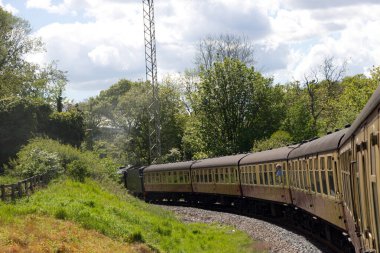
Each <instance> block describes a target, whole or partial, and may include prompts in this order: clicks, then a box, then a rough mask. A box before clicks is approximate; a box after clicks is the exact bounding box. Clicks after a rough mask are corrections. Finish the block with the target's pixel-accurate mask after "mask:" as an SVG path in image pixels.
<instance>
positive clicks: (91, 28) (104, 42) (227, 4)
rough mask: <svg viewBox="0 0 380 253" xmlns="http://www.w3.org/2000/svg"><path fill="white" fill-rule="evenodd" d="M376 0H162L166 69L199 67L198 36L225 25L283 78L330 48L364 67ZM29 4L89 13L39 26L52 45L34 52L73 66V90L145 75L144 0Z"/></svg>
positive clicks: (370, 55)
mask: <svg viewBox="0 0 380 253" xmlns="http://www.w3.org/2000/svg"><path fill="white" fill-rule="evenodd" d="M2 1H3V2H4V0H0V4H2ZM377 2H378V0H363V1H361V0H347V1H346V0H337V1H319V0H318V1H317V0H311V1H301V0H284V1H282V0H281V1H280V0H267V1H251V0H202V1H188V0H165V1H156V2H155V21H156V39H157V61H158V67H159V69H158V71H159V76H164V75H165V73H168V72H169V73H175V72H180V71H183V70H184V69H185V68H190V67H193V62H194V54H195V52H196V48H195V44H196V43H197V42H198V41H199V40H200V39H201V38H203V37H204V36H206V35H208V34H213V35H218V34H220V33H233V34H237V35H241V34H245V35H246V36H248V38H249V39H251V40H252V41H253V42H254V43H255V44H256V60H257V61H258V63H257V68H258V69H259V70H261V71H263V72H265V73H266V74H268V75H273V76H274V77H275V79H276V81H280V82H285V81H291V80H293V79H302V78H303V76H304V74H306V73H307V72H309V71H310V69H311V68H313V67H315V66H316V65H318V64H320V62H321V60H322V59H323V57H325V56H335V57H336V59H337V60H338V61H343V60H348V61H350V64H349V66H348V67H350V70H351V72H349V73H348V74H354V73H359V72H361V73H363V72H364V71H366V69H368V67H370V66H372V65H380V47H379V45H380V29H378V27H380V23H379V22H380V21H379V19H378V17H379V16H380V5H379V4H377V5H376V4H374V3H377ZM27 7H28V8H37V9H41V10H45V11H47V12H49V13H57V14H60V15H69V16H70V17H74V16H75V15H78V16H79V17H80V18H81V20H86V21H83V22H82V23H81V22H72V23H69V22H67V21H66V23H53V24H49V25H46V26H45V27H42V28H41V29H40V30H38V31H37V32H36V34H37V35H38V36H41V37H42V39H43V41H45V43H46V47H47V53H45V54H43V55H38V56H33V59H34V60H35V61H38V62H46V61H51V60H53V59H58V60H59V65H60V67H61V68H62V69H63V70H68V71H69V79H70V81H71V84H70V85H69V88H70V92H71V93H74V92H75V90H84V89H88V90H91V94H93V92H94V91H95V90H96V91H98V90H99V89H100V88H106V87H107V85H110V84H112V82H115V81H116V80H117V79H118V78H122V77H124V78H129V79H132V80H137V79H139V78H142V77H145V63H144V60H145V58H144V40H143V18H142V3H141V0H61V1H60V2H58V3H57V1H53V0H27ZM73 14H75V15H73ZM81 94H83V93H81ZM89 94H90V93H89Z"/></svg>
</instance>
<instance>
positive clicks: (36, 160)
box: [15, 148, 63, 178]
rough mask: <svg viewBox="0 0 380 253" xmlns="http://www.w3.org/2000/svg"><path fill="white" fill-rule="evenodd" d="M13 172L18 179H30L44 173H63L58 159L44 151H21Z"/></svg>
mask: <svg viewBox="0 0 380 253" xmlns="http://www.w3.org/2000/svg"><path fill="white" fill-rule="evenodd" d="M17 157H18V160H17V165H16V168H15V170H16V171H17V175H18V176H20V177H24V178H26V177H31V176H35V175H38V174H43V173H46V172H54V173H58V174H61V173H63V167H62V164H61V161H60V157H59V155H58V154H57V153H55V152H49V151H47V150H44V149H39V148H36V149H21V151H20V152H19V153H18V154H17Z"/></svg>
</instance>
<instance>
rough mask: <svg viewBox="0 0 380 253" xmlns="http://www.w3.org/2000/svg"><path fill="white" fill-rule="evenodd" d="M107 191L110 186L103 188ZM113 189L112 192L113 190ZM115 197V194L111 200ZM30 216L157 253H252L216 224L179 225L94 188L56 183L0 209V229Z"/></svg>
mask: <svg viewBox="0 0 380 253" xmlns="http://www.w3.org/2000/svg"><path fill="white" fill-rule="evenodd" d="M107 185H108V188H109V189H110V188H112V184H107ZM117 188H118V187H117V185H115V190H116V189H117ZM115 192H116V194H115ZM29 215H37V216H49V217H54V218H56V219H60V220H66V221H74V222H75V223H76V224H80V225H81V227H83V228H86V229H93V230H96V231H99V232H100V233H102V234H104V235H106V236H108V237H110V238H113V239H115V240H118V241H121V242H128V243H146V244H148V245H149V246H150V247H151V248H154V249H156V250H158V251H160V252H229V253H230V252H252V251H253V244H252V241H251V240H250V239H249V237H248V236H247V235H246V234H245V233H243V232H240V231H235V230H233V228H231V227H225V226H221V225H218V224H214V225H206V224H184V223H181V222H180V221H178V220H177V219H176V218H175V217H174V215H173V214H172V213H170V212H168V211H166V210H163V209H162V208H160V207H157V206H152V205H149V204H146V203H144V202H142V201H140V200H137V199H135V198H133V197H130V196H129V195H126V194H122V193H120V190H119V192H118V191H113V192H112V193H111V192H110V191H109V190H106V189H105V188H104V186H103V187H102V186H101V185H100V184H99V183H98V182H96V181H93V180H90V179H87V180H86V182H85V183H80V182H74V181H71V180H56V181H55V182H52V183H51V184H50V186H49V187H48V188H46V189H43V190H40V191H38V192H37V193H35V194H34V195H32V196H31V197H30V198H29V199H21V200H18V201H17V202H16V203H13V204H12V203H7V204H6V203H0V224H10V223H13V222H14V221H15V220H17V219H20V218H22V217H27V216H29Z"/></svg>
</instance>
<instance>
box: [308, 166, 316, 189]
mask: <svg viewBox="0 0 380 253" xmlns="http://www.w3.org/2000/svg"><path fill="white" fill-rule="evenodd" d="M317 166H318V163H317V164H316V167H317ZM313 170H314V168H313V159H309V172H310V173H309V174H310V188H311V191H312V192H315V178H314V171H313Z"/></svg>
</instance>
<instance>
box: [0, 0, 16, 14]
mask: <svg viewBox="0 0 380 253" xmlns="http://www.w3.org/2000/svg"><path fill="white" fill-rule="evenodd" d="M0 6H1V7H3V8H4V10H6V11H8V12H10V13H12V14H13V15H16V14H17V13H18V12H19V10H18V9H16V8H15V7H13V6H12V5H11V4H4V3H3V1H2V0H0Z"/></svg>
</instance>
